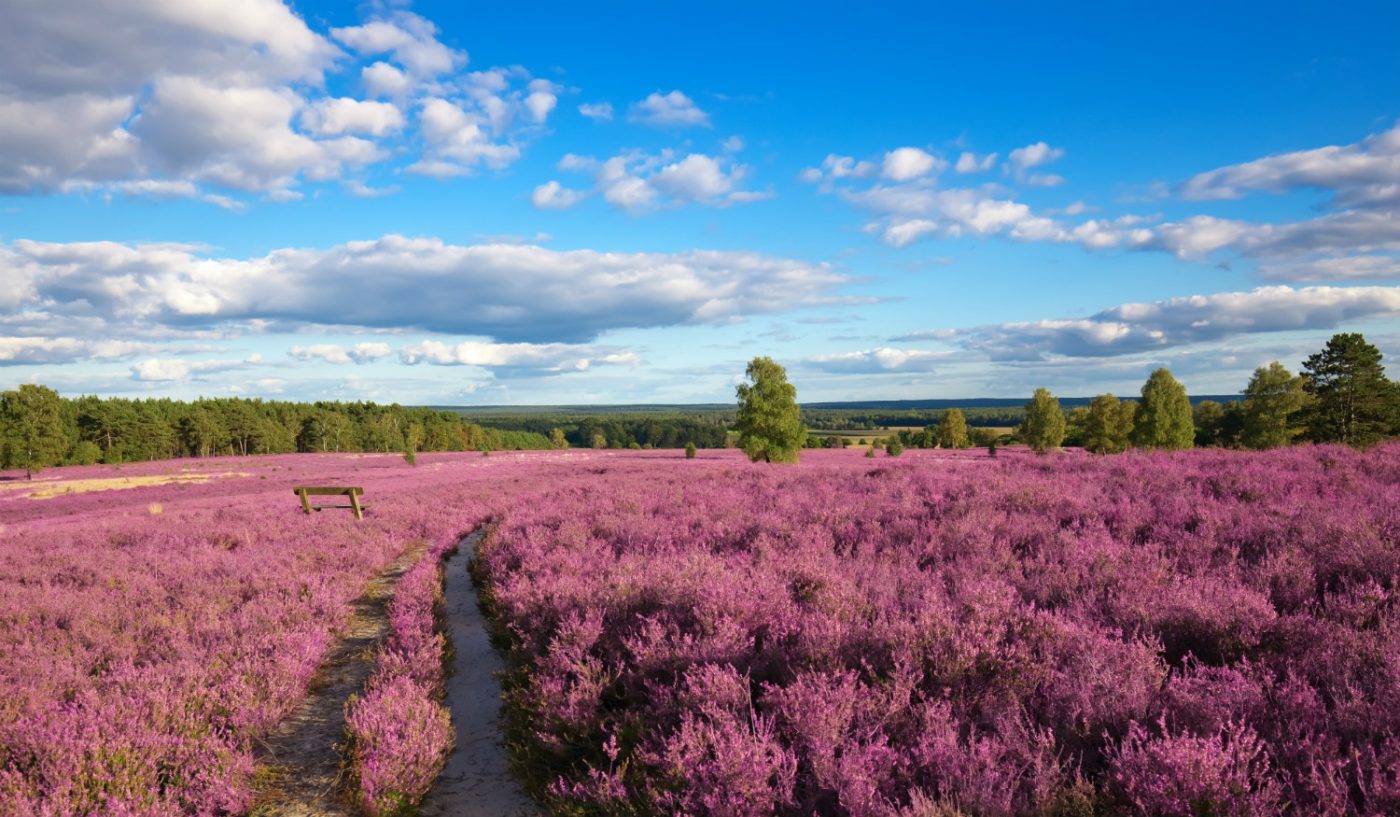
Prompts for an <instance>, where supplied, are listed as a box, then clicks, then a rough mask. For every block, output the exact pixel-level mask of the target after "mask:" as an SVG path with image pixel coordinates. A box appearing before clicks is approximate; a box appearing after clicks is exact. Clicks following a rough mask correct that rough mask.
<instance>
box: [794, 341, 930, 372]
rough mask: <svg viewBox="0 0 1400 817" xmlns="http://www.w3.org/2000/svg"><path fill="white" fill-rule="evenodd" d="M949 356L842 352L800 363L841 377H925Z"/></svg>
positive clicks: (917, 352) (910, 351)
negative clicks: (892, 374) (889, 374)
mask: <svg viewBox="0 0 1400 817" xmlns="http://www.w3.org/2000/svg"><path fill="white" fill-rule="evenodd" d="M950 354H951V353H949V352H931V351H927V350H923V349H891V348H889V347H881V348H878V349H865V350H862V351H859V352H845V353H840V354H831V355H817V356H815V357H809V358H807V359H806V360H805V361H803V363H804V364H805V365H807V366H808V367H810V368H813V369H820V370H822V371H826V372H836V373H841V374H874V373H882V372H920V373H924V374H928V373H931V372H933V371H934V366H935V365H936V364H937V363H938V362H939V361H941V360H943V359H945V358H947V357H948V356H949V355H950Z"/></svg>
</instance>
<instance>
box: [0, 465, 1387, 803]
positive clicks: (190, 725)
mask: <svg viewBox="0 0 1400 817" xmlns="http://www.w3.org/2000/svg"><path fill="white" fill-rule="evenodd" d="M186 468H189V469H194V470H195V472H198V471H200V470H203V471H205V472H207V473H210V474H218V473H225V472H229V471H235V474H233V475H228V476H211V477H210V478H209V479H208V480H207V481H203V482H198V483H190V484H184V485H181V484H173V485H158V486H146V487H137V488H131V489H128V490H121V491H117V490H111V491H101V492H95V493H73V494H71V495H66V494H60V495H59V496H57V497H55V498H53V499H36V498H29V496H28V492H30V491H31V490H33V489H32V488H30V487H29V486H25V487H24V488H22V489H7V490H4V491H0V656H3V658H0V814H5V815H8V814H24V815H29V814H34V815H45V816H46V817H47V816H49V815H52V817H66V816H67V815H99V814H101V815H132V816H133V817H134V816H135V815H143V817H144V816H146V815H154V816H155V817H164V816H165V815H235V814H240V813H245V812H246V811H247V810H248V809H249V808H250V807H251V805H252V796H253V788H252V785H251V781H252V776H253V768H254V760H255V756H254V747H255V746H256V745H257V741H258V740H259V739H261V738H262V737H263V736H265V735H266V734H267V733H268V732H269V731H270V730H271V729H272V728H274V727H275V726H276V725H277V723H278V722H279V721H281V720H282V719H283V718H285V717H286V716H287V714H288V713H290V712H291V711H292V710H293V709H294V708H295V707H296V706H297V704H298V702H299V700H300V699H301V698H302V696H303V695H304V694H305V691H306V689H307V687H308V684H309V683H310V682H311V680H312V678H313V676H314V674H315V672H316V671H317V668H318V667H319V665H320V663H321V661H322V659H323V658H324V656H325V654H326V651H327V649H328V648H329V647H330V646H331V644H333V641H334V634H335V631H336V629H337V628H338V626H339V625H340V624H341V623H342V622H343V621H344V620H345V616H346V615H347V612H348V610H349V606H350V604H351V602H352V601H353V600H354V599H355V598H356V597H357V596H358V595H359V594H360V593H362V592H363V589H364V584H365V582H366V581H367V580H368V579H369V578H371V577H373V576H374V575H376V574H377V573H379V572H381V571H382V570H383V569H384V568H385V567H386V566H387V565H389V564H390V563H391V562H392V561H393V560H394V558H395V557H396V556H397V555H398V554H400V553H402V552H403V551H404V549H405V548H408V547H410V546H412V545H413V544H414V543H421V542H425V541H426V542H429V543H432V544H431V546H430V547H429V548H427V549H426V552H425V553H424V555H423V556H422V558H421V559H420V560H419V561H418V562H417V563H416V564H415V565H414V566H413V567H412V568H411V569H410V570H409V571H408V572H407V573H406V574H405V575H404V577H403V579H402V580H401V583H400V585H399V588H398V592H397V593H396V596H395V599H394V602H393V604H392V605H391V610H390V613H389V616H390V635H389V638H388V640H387V641H386V642H385V644H384V647H383V650H382V652H381V653H380V655H379V656H378V657H377V658H376V668H375V672H374V675H373V680H372V681H371V683H370V684H369V686H368V689H367V690H366V691H365V693H364V695H363V696H361V697H360V698H359V699H357V701H356V703H355V704H354V705H353V706H352V708H351V710H350V712H349V720H350V728H351V731H352V734H353V736H354V737H353V740H352V741H350V745H351V746H352V747H353V749H352V756H351V763H352V766H353V768H354V771H355V774H356V780H357V783H358V789H357V791H358V793H359V798H360V800H361V802H362V804H363V805H364V806H365V807H366V809H367V810H369V811H371V812H375V813H379V814H387V813H393V812H394V811H395V810H402V809H407V808H409V807H410V806H411V804H412V802H413V801H414V800H415V799H416V798H417V797H419V796H420V795H421V792H423V791H425V790H426V789H427V787H428V786H429V785H430V783H431V780H432V778H433V776H435V775H436V774H437V770H438V769H439V768H440V764H441V762H442V758H443V756H444V754H445V753H446V751H447V749H448V747H450V745H451V743H452V740H453V735H452V732H451V728H450V724H449V723H448V721H447V719H446V716H445V712H444V710H443V708H442V705H441V700H440V696H441V691H442V683H443V676H442V646H443V645H442V640H441V635H440V633H439V631H438V627H437V625H436V621H435V615H434V608H435V605H436V604H437V600H438V593H439V592H440V586H441V578H440V564H441V557H442V555H443V553H444V552H445V551H446V549H447V548H449V547H450V546H451V543H452V540H453V537H454V536H455V535H456V534H457V533H460V532H461V531H464V530H466V529H468V528H470V527H471V526H472V525H474V524H476V523H477V522H479V521H480V520H482V519H486V518H488V517H489V518H494V519H495V520H497V524H496V526H495V529H494V533H493V535H492V536H491V537H489V538H488V540H487V541H486V543H485V544H484V545H483V547H482V548H481V551H480V553H479V554H478V564H477V575H478V577H479V578H480V579H481V580H482V581H483V582H484V591H485V599H486V601H487V605H488V609H489V611H490V612H491V614H492V615H493V616H494V618H495V623H496V624H497V625H498V626H499V628H500V631H501V633H502V634H503V635H504V636H505V638H506V641H507V642H508V644H509V649H510V652H511V656H510V659H511V660H510V666H511V672H510V673H509V676H508V678H507V689H506V693H507V703H508V705H509V708H510V722H511V725H512V739H513V741H514V742H515V744H516V747H517V748H518V749H519V750H520V751H521V752H522V755H521V759H523V760H525V761H526V762H527V763H529V764H531V765H532V767H533V770H534V771H535V772H537V773H540V777H541V778H542V779H545V780H546V781H547V782H546V783H545V784H544V785H542V786H541V787H540V788H541V790H542V793H543V794H544V796H545V798H546V800H547V801H548V804H549V805H550V807H551V808H552V809H553V810H554V811H555V812H556V813H559V814H570V815H574V814H577V815H584V814H590V815H602V814H617V815H641V814H676V815H691V816H693V817H700V816H701V815H779V816H780V817H798V815H872V816H874V817H1001V816H1002V815H1007V816H1012V815H1014V816H1017V817H1019V816H1020V815H1026V816H1028V817H1029V815H1035V816H1036V817H1050V815H1056V816H1057V817H1071V816H1073V815H1085V816H1086V817H1087V815H1110V814H1111V815H1119V814H1122V815H1137V816H1138V817H1145V815H1178V814H1179V815H1183V817H1186V816H1187V815H1190V817H1195V815H1198V814H1215V815H1263V814H1278V815H1286V816H1287V817H1294V816H1295V815H1296V816H1297V817H1301V816H1302V815H1325V817H1383V816H1388V817H1393V815H1396V814H1400V707H1397V706H1396V705H1395V702H1396V701H1400V601H1397V595H1396V594H1397V577H1400V548H1398V547H1397V541H1400V446H1394V445H1392V446H1382V447H1379V448H1376V449H1373V450H1371V451H1368V452H1354V451H1351V450H1347V449H1338V448H1331V447H1307V448H1294V449H1283V450H1276V451H1269V452H1260V453H1244V452H1231V451H1194V452H1184V453H1155V454H1126V455H1121V456H1114V457H1092V456H1087V455H1082V454H1075V453H1068V452H1067V453H1065V454H1063V455H1059V456H1052V457H1033V456H1031V455H1029V454H1027V453H1026V452H1023V451H1020V450H1018V449H1015V448H1012V449H1003V450H1002V451H1001V452H1000V454H999V456H998V457H996V458H995V459H993V458H989V457H986V456H985V455H984V454H982V453H981V452H976V453H974V452H960V451H938V450H914V451H909V452H906V454H905V455H904V456H903V457H900V458H899V459H897V460H881V461H878V462H871V461H870V460H868V459H865V458H864V457H862V456H861V455H860V453H859V452H854V451H809V452H804V455H803V460H802V463H801V464H800V465H797V466H792V467H777V466H762V465H751V464H749V463H746V462H743V461H742V460H741V459H740V458H739V456H738V455H737V454H731V453H727V452H717V453H716V454H715V455H714V456H708V457H702V458H700V459H698V460H696V461H693V462H689V463H683V462H681V461H679V460H676V459H675V458H674V455H673V454H669V453H666V452H656V453H655V454H653V453H652V452H626V451H618V452H612V451H597V452H595V451H582V452H581V451H567V452H563V451H561V452H543V453H540V454H502V455H499V456H493V457H491V458H490V459H486V460H483V459H481V458H480V457H470V458H468V457H461V456H451V455H433V454H425V455H423V456H422V457H420V458H419V465H418V467H417V468H415V469H409V468H407V467H405V466H404V465H403V463H402V461H401V460H400V459H399V458H397V457H390V456H384V457H375V456H367V457H358V456H356V457H349V456H338V455H337V456H332V455H326V456H283V457H262V458H249V459H246V460H236V461H235V460H218V461H209V462H205V463H201V462H199V461H192V462H190V461H182V462H181V463H179V464H178V465H172V464H169V463H150V464H142V465H139V466H123V467H122V468H120V469H116V468H113V467H111V466H88V467H77V468H71V469H68V468H65V469H61V470H59V471H55V472H53V473H52V474H49V475H46V476H47V477H48V479H43V478H41V479H39V480H36V481H35V485H36V486H37V485H41V484H43V485H48V484H49V481H50V480H52V481H54V482H56V483H61V482H62V481H64V480H69V479H75V478H77V479H95V478H104V477H115V476H131V475H137V476H139V475H155V474H162V475H168V474H179V473H183V469H186ZM299 483H325V484H337V483H340V484H361V485H364V487H365V491H366V499H367V501H369V502H370V504H371V511H370V513H369V515H368V516H367V517H366V519H365V520H364V521H363V522H356V521H354V520H353V519H352V518H351V517H350V516H349V514H346V513H345V512H325V513H322V514H317V515H314V516H311V517H307V516H304V515H302V514H301V513H300V512H299V510H297V508H296V503H295V500H294V498H292V497H291V495H290V492H289V491H288V488H289V487H290V486H291V485H294V484H299ZM152 504H159V506H160V508H161V512H160V513H159V514H156V513H154V512H152V511H151V510H150V507H151V505H152Z"/></svg>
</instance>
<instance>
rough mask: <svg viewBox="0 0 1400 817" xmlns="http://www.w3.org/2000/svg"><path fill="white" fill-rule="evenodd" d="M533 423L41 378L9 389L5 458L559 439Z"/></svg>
mask: <svg viewBox="0 0 1400 817" xmlns="http://www.w3.org/2000/svg"><path fill="white" fill-rule="evenodd" d="M550 447H551V444H550V441H549V439H548V438H546V437H545V436H543V435H541V434H538V433H535V432H531V431H512V430H505V429H495V428H483V427H482V426H479V425H477V424H475V423H471V422H468V421H467V420H466V419H465V418H463V417H462V416H460V415H458V414H455V413H453V412H450V411H441V410H436V409H428V408H406V407H404V406H400V405H397V404H394V405H377V404H375V403H367V402H356V403H341V402H317V403H292V402H284V401H275V400H260V399H244V398H217V399H201V400H195V401H192V402H185V401H178V400H169V399H151V400H130V399H125V398H99V397H91V396H85V397H78V398H73V399H69V398H64V397H61V396H60V395H59V394H58V393H57V392H55V391H54V390H52V389H50V388H47V387H45V386H41V385H35V384H24V385H21V386H20V387H19V388H17V389H14V390H12V391H7V392H4V393H3V394H0V467H4V468H23V469H25V471H26V472H27V473H30V474H33V473H34V472H35V471H37V470H39V469H42V468H47V467H49V466H53V465H60V464H66V465H91V464H95V463H99V462H100V463H122V462H137V461H145V460H158V459H172V458H175V457H211V456H219V455H240V456H246V455H249V454H284V453H292V452H312V451H321V452H380V453H401V454H403V455H404V457H405V459H407V460H409V461H410V462H412V460H413V455H414V454H415V453H417V452H420V451H496V450H518V449H541V448H550Z"/></svg>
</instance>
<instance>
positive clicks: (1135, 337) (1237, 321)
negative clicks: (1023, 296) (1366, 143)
mask: <svg viewBox="0 0 1400 817" xmlns="http://www.w3.org/2000/svg"><path fill="white" fill-rule="evenodd" d="M1397 315H1400V287H1378V286H1370V287H1331V286H1315V287H1302V288H1293V287H1288V286H1274V287H1261V288H1259V289H1254V290H1250V291H1247V292H1221V293H1216V294H1213V295H1193V296H1190V297H1184V298H1172V299H1169V300H1164V301H1153V302H1150V303H1130V304H1122V305H1120V306H1115V307H1111V308H1109V309H1105V310H1103V311H1102V312H1099V313H1097V314H1095V315H1091V316H1089V317H1086V318H1068V319H1053V320H1039V321H1030V322H1021V323H1006V324H1000V325H996V326H984V327H978V328H975V329H969V330H960V331H956V332H955V333H954V334H953V337H954V339H955V340H956V341H957V342H958V343H959V344H961V345H962V346H964V347H966V348H968V349H972V350H976V351H980V352H983V353H986V354H988V355H989V356H991V357H992V358H993V359H996V360H1038V359H1042V358H1044V357H1046V356H1063V357H1079V358H1086V357H1087V358H1093V357H1112V356H1116V355H1124V354H1132V353H1136V352H1144V351H1151V350H1158V349H1166V348H1170V347H1174V346H1182V345H1185V344H1191V343H1198V342H1202V341H1213V340H1219V339H1222V338H1227V337H1232V336H1236V335H1244V334H1254V333H1266V332H1284V331H1293V330H1306V329H1312V330H1320V329H1335V328H1337V327H1340V326H1342V325H1344V324H1347V323H1350V322H1355V321H1363V320H1371V319H1379V318H1393V317H1395V316H1397Z"/></svg>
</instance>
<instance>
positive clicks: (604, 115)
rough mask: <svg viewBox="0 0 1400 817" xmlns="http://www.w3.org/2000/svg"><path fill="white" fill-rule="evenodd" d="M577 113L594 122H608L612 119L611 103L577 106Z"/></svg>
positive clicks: (586, 103)
mask: <svg viewBox="0 0 1400 817" xmlns="http://www.w3.org/2000/svg"><path fill="white" fill-rule="evenodd" d="M578 112H579V113H581V114H583V115H584V116H586V117H588V118H589V119H592V120H594V121H595V122H610V121H612V118H613V106H612V103H611V102H592V103H589V102H585V103H584V104H582V105H580V106H578Z"/></svg>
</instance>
